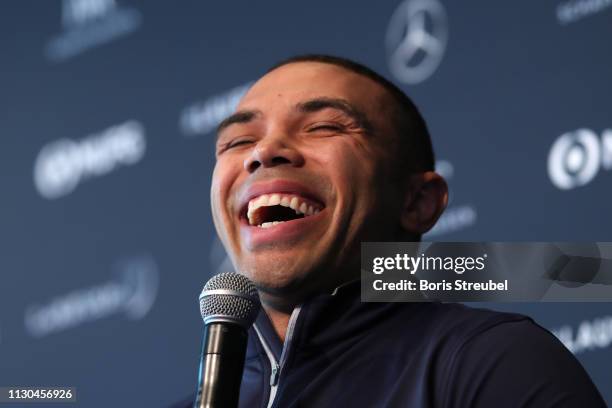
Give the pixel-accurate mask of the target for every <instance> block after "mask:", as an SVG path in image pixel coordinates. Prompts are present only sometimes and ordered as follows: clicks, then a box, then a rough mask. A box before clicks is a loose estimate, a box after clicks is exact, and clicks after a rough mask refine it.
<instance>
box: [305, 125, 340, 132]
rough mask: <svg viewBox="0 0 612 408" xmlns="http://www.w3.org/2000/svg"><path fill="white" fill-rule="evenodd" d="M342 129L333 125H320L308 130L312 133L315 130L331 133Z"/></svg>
mask: <svg viewBox="0 0 612 408" xmlns="http://www.w3.org/2000/svg"><path fill="white" fill-rule="evenodd" d="M343 129H344V128H343V127H342V126H340V125H334V124H321V125H315V126H313V127H311V128H310V129H308V130H309V131H310V132H314V131H317V130H331V131H340V130H343Z"/></svg>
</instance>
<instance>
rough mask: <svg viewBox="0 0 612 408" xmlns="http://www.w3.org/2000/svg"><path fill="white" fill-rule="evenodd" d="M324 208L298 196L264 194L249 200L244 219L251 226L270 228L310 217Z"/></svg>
mask: <svg viewBox="0 0 612 408" xmlns="http://www.w3.org/2000/svg"><path fill="white" fill-rule="evenodd" d="M322 209H323V206H322V205H320V204H319V203H316V202H313V201H311V200H309V199H306V198H304V197H302V196H299V195H296V194H285V193H274V194H262V195H260V196H257V197H253V198H252V199H251V200H249V202H248V205H247V208H246V209H245V211H244V217H245V218H246V220H247V222H248V223H249V225H252V226H256V227H260V228H270V227H273V226H275V225H278V224H282V223H285V222H290V221H293V220H297V219H301V218H306V217H310V216H312V215H315V214H317V213H319V211H321V210H322Z"/></svg>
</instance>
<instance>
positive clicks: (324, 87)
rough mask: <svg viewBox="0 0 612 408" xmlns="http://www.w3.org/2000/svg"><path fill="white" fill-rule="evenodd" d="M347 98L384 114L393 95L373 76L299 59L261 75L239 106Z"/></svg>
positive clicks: (241, 107)
mask: <svg viewBox="0 0 612 408" xmlns="http://www.w3.org/2000/svg"><path fill="white" fill-rule="evenodd" d="M315 97H331V98H341V99H345V100H347V101H348V102H350V103H351V104H353V105H355V106H356V107H359V108H360V109H362V110H363V111H365V112H367V113H370V114H372V115H376V114H378V113H382V111H383V109H384V105H385V102H387V101H388V99H389V96H388V95H387V91H386V90H385V89H384V88H383V87H382V86H381V85H380V84H378V83H376V82H375V81H373V80H372V79H370V78H368V77H365V76H363V75H360V74H357V73H354V72H352V71H349V70H348V69H346V68H343V67H339V66H336V65H332V64H327V63H320V62H295V63H289V64H287V65H283V66H281V67H279V68H277V69H275V70H273V71H272V72H269V73H268V74H266V75H264V76H263V77H262V78H260V79H259V80H258V81H257V82H256V83H255V84H254V85H253V86H252V87H251V88H250V89H249V91H248V92H247V93H246V95H245V96H244V97H243V98H242V100H241V101H240V103H239V105H238V110H240V109H255V108H256V109H261V110H263V111H264V112H265V110H266V108H282V107H291V106H293V105H294V104H295V103H297V102H299V101H302V100H306V99H310V98H315Z"/></svg>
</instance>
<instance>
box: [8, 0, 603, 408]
mask: <svg viewBox="0 0 612 408" xmlns="http://www.w3.org/2000/svg"><path fill="white" fill-rule="evenodd" d="M610 38H612V2H611V1H606V0H545V1H544V0H542V1H538V2H533V1H527V0H522V1H514V2H490V1H486V0H465V1H462V2H451V1H446V0H404V1H401V0H392V1H385V2H371V1H361V2H358V1H354V0H352V1H348V0H343V1H334V2H329V1H323V0H311V1H308V2H281V1H268V2H260V3H257V4H255V3H253V2H231V1H230V2H209V1H201V0H200V1H195V0H184V1H181V2H174V3H172V4H170V3H169V2H162V1H147V2H144V1H142V2H135V1H128V0H64V1H59V0H57V1H45V2H41V1H34V0H28V1H25V0H22V1H12V2H6V3H4V4H3V10H2V13H0V70H1V71H0V107H1V109H0V188H1V192H2V194H1V195H0V197H1V199H0V245H1V248H2V251H1V252H0V273H1V278H2V279H1V280H0V386H11V385H22V386H23V385H30V386H34V385H38V386H51V385H65V386H75V387H77V393H78V394H77V395H78V396H77V398H78V400H79V405H82V406H87V407H109V406H150V407H156V406H157V407H163V406H166V405H168V404H169V403H171V402H173V401H176V400H178V399H181V398H182V397H184V396H186V395H188V394H189V393H191V392H192V391H193V389H194V387H195V382H196V368H197V363H198V358H199V356H198V354H199V342H200V332H201V320H200V316H199V312H198V305H197V295H198V294H199V291H200V289H201V287H202V284H203V283H204V282H205V281H206V280H207V279H208V278H209V277H210V276H211V274H213V273H215V272H217V271H222V270H228V269H230V268H231V266H230V265H229V264H228V263H227V259H226V257H225V254H224V252H223V249H222V248H221V247H220V245H219V243H218V241H217V240H216V238H215V233H214V229H213V226H212V221H211V217H210V206H209V192H208V190H209V187H210V175H211V170H212V167H213V165H214V153H213V140H212V138H213V129H214V127H215V125H216V124H217V123H218V121H219V120H220V119H222V118H223V117H224V116H225V115H226V114H228V113H229V112H231V110H232V109H233V107H234V106H235V104H236V101H237V100H238V99H239V98H240V96H241V95H242V93H243V92H244V90H245V89H246V87H248V85H249V84H250V83H251V82H252V81H253V80H254V79H256V78H257V77H258V76H259V75H261V74H262V72H264V71H265V69H266V68H268V67H269V66H270V65H271V64H273V63H275V62H276V61H278V60H281V59H284V58H286V57H288V56H291V55H295V54H300V53H309V52H317V53H331V54H338V55H341V56H345V57H349V58H353V59H356V60H358V61H361V62H363V63H365V64H367V65H369V66H371V67H372V68H374V69H375V70H377V71H379V72H381V73H382V74H384V75H385V76H387V77H388V78H390V79H391V80H393V81H394V82H395V83H397V84H398V85H399V86H400V87H401V88H402V89H404V90H405V91H406V92H407V93H408V95H410V96H411V97H412V98H413V99H414V100H415V102H416V103H417V105H418V106H419V107H420V108H421V110H422V112H423V114H424V116H425V118H426V119H427V121H428V123H429V126H430V130H431V133H432V135H433V139H434V146H435V149H436V152H437V156H438V163H437V166H438V170H439V171H440V172H441V173H442V174H444V175H445V176H446V177H447V179H448V180H449V183H450V187H451V201H450V206H449V208H448V210H447V211H446V213H445V215H444V216H443V218H442V219H441V220H440V222H439V223H438V225H437V226H436V227H435V229H434V230H433V231H432V232H431V233H429V234H428V235H427V236H426V239H428V240H476V241H484V240H496V241H547V240H551V241H553V240H554V241H610V228H611V227H612V218H611V217H610V216H608V215H606V214H608V213H609V208H610V202H611V200H610V197H611V193H610V182H611V181H612V172H611V171H610V170H612V115H611V113H612V112H611V109H610V106H611V105H610V98H611V95H612V81H611V80H610V73H611V72H612V70H611V67H612V52H610V51H611V50H610ZM489 306H491V307H497V308H502V309H509V310H516V311H520V312H523V313H526V314H529V315H531V316H533V317H534V318H535V319H536V320H537V321H538V322H540V323H541V324H542V325H544V326H545V327H547V328H549V329H551V330H553V331H554V332H555V333H556V334H557V336H559V337H560V338H561V339H562V340H563V341H564V343H565V344H566V345H567V346H568V347H569V348H570V349H571V350H572V351H573V352H574V353H575V354H576V356H577V357H578V358H579V359H580V361H581V362H582V363H583V364H584V366H585V368H586V369H587V371H588V372H589V373H590V374H591V376H592V378H593V379H594V381H595V382H596V383H597V385H598V387H599V388H600V390H601V391H602V393H603V394H604V396H605V397H606V399H607V401H608V402H612V384H611V383H610V376H609V365H610V362H611V361H612V349H611V348H610V343H611V342H612V311H611V310H610V307H609V305H608V304H607V303H597V304H596V303H593V304H507V305H489Z"/></svg>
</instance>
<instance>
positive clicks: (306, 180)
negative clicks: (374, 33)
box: [211, 62, 402, 301]
mask: <svg viewBox="0 0 612 408" xmlns="http://www.w3.org/2000/svg"><path fill="white" fill-rule="evenodd" d="M390 110H391V108H390V96H389V95H388V94H387V92H386V90H385V89H384V88H383V87H382V86H380V85H379V84H377V83H376V82H374V81H372V80H370V79H369V78H367V77H364V76H361V75H358V74H355V73H352V72H350V71H348V70H346V69H344V68H341V67H337V66H335V65H331V64H324V63H317V62H299V63H291V64H288V65H285V66H282V67H280V68H278V69H276V70H274V71H272V72H270V73H268V74H267V75H265V76H264V77H263V78H261V79H260V80H259V81H258V82H256V83H255V84H254V85H253V87H252V88H251V89H250V90H249V91H248V93H247V94H246V95H245V96H244V98H243V99H242V101H241V102H240V104H239V106H238V107H237V109H236V113H235V114H234V115H232V116H230V118H228V119H227V120H226V121H224V123H223V124H222V125H221V126H220V131H219V134H218V140H217V146H216V157H217V162H216V166H215V170H214V173H213V180H212V188H211V203H212V212H213V218H214V222H215V226H216V228H217V232H218V234H219V236H220V238H221V240H222V242H223V244H224V246H225V248H226V250H227V251H228V253H229V255H230V258H231V260H232V262H233V264H234V266H235V267H236V269H237V271H238V272H240V273H243V274H244V275H246V276H248V277H249V278H251V280H253V281H254V282H255V283H256V285H257V286H258V287H259V288H260V290H261V291H262V294H263V297H264V299H263V300H264V301H265V300H266V299H265V297H266V296H269V297H271V298H281V299H282V298H287V297H294V298H299V297H301V296H304V295H306V294H308V293H312V292H316V291H320V290H326V289H330V288H333V287H335V286H337V285H338V284H340V283H342V282H344V281H346V280H348V279H351V278H356V277H358V276H359V249H360V242H361V241H367V240H369V241H376V240H388V239H390V238H392V236H393V234H395V233H396V232H397V230H398V228H399V221H398V220H399V216H400V212H401V206H402V202H401V192H400V191H399V189H398V187H397V185H395V184H393V183H392V182H391V179H393V178H394V177H391V175H392V171H393V168H394V161H395V160H396V159H395V157H397V152H396V149H397V146H398V144H397V140H396V136H393V132H392V125H391V123H390V120H389V118H390V116H391V114H390ZM268 300H269V299H268Z"/></svg>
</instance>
